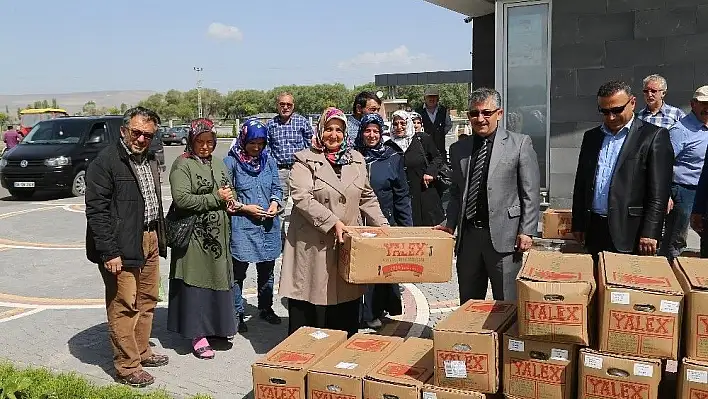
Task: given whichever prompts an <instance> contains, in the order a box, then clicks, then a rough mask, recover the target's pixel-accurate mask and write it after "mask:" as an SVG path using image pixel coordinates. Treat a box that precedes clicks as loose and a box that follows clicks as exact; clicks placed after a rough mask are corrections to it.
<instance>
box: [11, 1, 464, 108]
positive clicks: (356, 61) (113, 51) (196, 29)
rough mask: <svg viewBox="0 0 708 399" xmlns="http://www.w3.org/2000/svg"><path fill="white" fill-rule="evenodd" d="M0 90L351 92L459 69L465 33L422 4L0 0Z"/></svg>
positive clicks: (449, 15) (455, 19) (453, 18)
mask: <svg viewBox="0 0 708 399" xmlns="http://www.w3.org/2000/svg"><path fill="white" fill-rule="evenodd" d="M2 3H3V9H4V11H6V12H7V13H4V14H5V15H6V16H12V17H11V18H3V23H2V24H0V45H2V48H4V51H3V56H2V57H1V58H0V93H2V94H34V93H38V94H39V93H70V92H85V91H101V90H155V91H166V90H168V89H171V88H175V89H179V90H187V89H190V88H193V87H194V86H195V85H196V73H195V71H194V70H193V68H194V67H195V66H198V67H201V68H203V72H202V80H203V86H204V87H211V88H216V89H218V90H220V91H222V92H227V91H229V90H239V89H270V88H272V87H275V86H278V85H287V84H299V85H307V84H315V83H334V82H340V83H344V84H345V85H347V86H349V87H351V86H352V85H355V84H362V83H366V82H370V81H373V80H374V75H375V74H379V73H396V72H423V71H437V70H455V69H468V68H469V67H470V55H469V49H470V42H471V27H470V25H469V24H465V23H464V22H463V18H464V16H463V15H460V14H457V13H455V12H453V11H449V10H446V9H444V8H441V7H438V6H436V5H433V4H430V3H428V2H426V1H423V0H358V1H357V2H350V1H342V0H339V1H338V0H330V1H325V0H289V1H286V0H256V1H253V0H204V1H185V0H169V1H168V0H140V1H136V0H122V1H119V2H114V1H95V0H67V1H66V2H56V1H49V0H34V1H24V0H3V1H2Z"/></svg>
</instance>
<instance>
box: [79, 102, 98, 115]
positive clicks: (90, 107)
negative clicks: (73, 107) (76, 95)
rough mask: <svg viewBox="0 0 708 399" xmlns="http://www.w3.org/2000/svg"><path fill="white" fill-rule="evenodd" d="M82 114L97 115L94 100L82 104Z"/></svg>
mask: <svg viewBox="0 0 708 399" xmlns="http://www.w3.org/2000/svg"><path fill="white" fill-rule="evenodd" d="M82 112H83V114H84V115H98V110H97V109H96V102H94V101H93V100H89V101H87V102H86V104H84V106H83V108H82Z"/></svg>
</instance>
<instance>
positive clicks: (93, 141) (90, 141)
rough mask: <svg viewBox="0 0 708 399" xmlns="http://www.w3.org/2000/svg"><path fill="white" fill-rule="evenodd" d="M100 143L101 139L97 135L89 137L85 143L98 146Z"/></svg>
mask: <svg viewBox="0 0 708 399" xmlns="http://www.w3.org/2000/svg"><path fill="white" fill-rule="evenodd" d="M101 142H103V137H102V136H101V135H100V134H98V135H96V136H91V137H89V139H88V141H86V144H98V143H101Z"/></svg>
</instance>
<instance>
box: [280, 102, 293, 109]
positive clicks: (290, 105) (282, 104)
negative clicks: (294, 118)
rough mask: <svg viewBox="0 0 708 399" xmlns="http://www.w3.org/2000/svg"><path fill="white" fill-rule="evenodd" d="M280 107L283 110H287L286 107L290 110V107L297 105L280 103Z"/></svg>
mask: <svg viewBox="0 0 708 399" xmlns="http://www.w3.org/2000/svg"><path fill="white" fill-rule="evenodd" d="M278 105H280V106H281V107H283V108H286V107H287V108H290V107H292V106H294V105H295V104H293V103H278Z"/></svg>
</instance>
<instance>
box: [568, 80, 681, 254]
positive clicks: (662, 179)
mask: <svg viewBox="0 0 708 399" xmlns="http://www.w3.org/2000/svg"><path fill="white" fill-rule="evenodd" d="M597 104H598V111H599V112H600V113H601V114H602V119H603V123H602V125H601V126H598V127H596V128H594V129H592V130H589V131H587V132H585V135H584V137H583V143H582V145H581V147H580V156H579V158H578V170H577V173H576V175H575V187H574V189H573V226H572V230H573V234H574V236H575V239H576V240H577V241H578V242H580V243H584V245H585V247H586V248H587V250H588V252H590V253H591V254H593V255H594V256H596V255H597V253H598V252H600V251H611V252H622V253H634V254H640V255H654V254H655V253H656V247H657V241H658V240H659V239H660V238H661V229H662V225H663V222H664V216H665V214H666V204H667V202H668V200H669V188H670V185H671V177H672V173H673V164H674V154H673V150H672V147H671V141H670V140H669V132H668V130H666V129H665V128H660V127H658V126H654V125H652V124H649V123H646V122H643V121H642V120H640V119H639V118H636V117H635V116H634V107H635V104H636V98H635V97H634V96H633V95H632V89H631V87H630V86H629V85H628V84H626V83H624V82H619V81H612V82H608V83H605V84H603V85H602V86H600V89H599V90H598V92H597Z"/></svg>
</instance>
